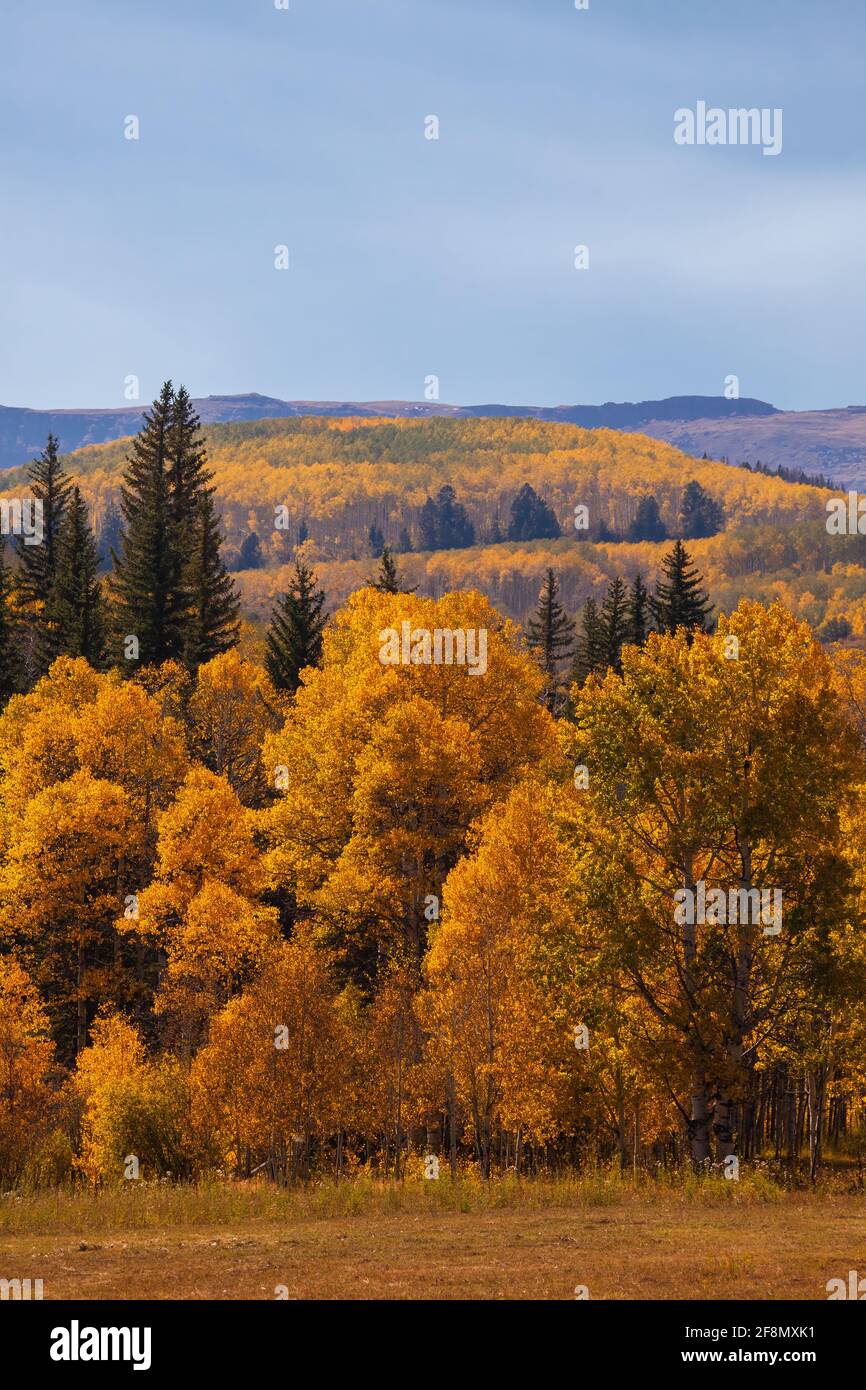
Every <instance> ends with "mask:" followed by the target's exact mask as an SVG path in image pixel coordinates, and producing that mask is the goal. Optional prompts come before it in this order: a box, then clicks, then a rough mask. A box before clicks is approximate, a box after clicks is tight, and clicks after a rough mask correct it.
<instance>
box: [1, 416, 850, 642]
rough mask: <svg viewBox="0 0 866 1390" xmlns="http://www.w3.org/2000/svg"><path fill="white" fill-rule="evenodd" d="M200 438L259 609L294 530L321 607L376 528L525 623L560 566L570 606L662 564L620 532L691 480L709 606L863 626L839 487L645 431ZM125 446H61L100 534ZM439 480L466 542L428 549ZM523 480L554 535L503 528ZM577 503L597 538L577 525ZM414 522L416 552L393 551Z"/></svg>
mask: <svg viewBox="0 0 866 1390" xmlns="http://www.w3.org/2000/svg"><path fill="white" fill-rule="evenodd" d="M206 437H207V443H208V449H209V455H210V462H211V466H212V468H213V471H214V480H215V487H216V491H217V499H218V505H219V508H220V510H221V513H222V516H223V523H224V529H225V534H226V557H227V560H228V562H229V564H230V566H231V567H232V568H234V569H237V568H238V567H239V565H240V563H241V560H240V549H241V546H242V544H243V542H244V540H245V539H246V538H247V537H248V536H249V535H250V534H251V533H252V532H253V531H255V533H256V535H257V537H258V540H259V544H260V552H261V567H259V568H247V569H245V570H243V572H241V573H238V576H237V578H238V583H239V585H240V587H241V590H242V593H243V596H244V600H245V604H246V608H247V612H248V613H249V615H250V616H252V617H253V618H260V619H261V618H264V617H266V616H267V614H268V612H269V610H270V606H271V603H272V601H273V597H274V595H275V594H277V593H279V592H281V591H282V590H283V589H284V588H285V587H286V585H287V583H288V578H289V573H290V570H291V566H292V564H293V562H294V558H295V554H296V549H297V547H298V545H299V543H300V544H302V546H303V551H304V554H305V556H306V557H307V558H308V559H309V561H310V562H311V563H313V564H314V565H315V567H316V569H317V571H318V573H319V575H320V578H321V581H322V583H323V584H324V586H325V588H326V590H327V593H328V601H329V604H330V606H332V607H334V606H336V605H338V604H339V603H341V602H342V601H343V600H344V599H345V598H346V596H347V595H348V594H349V593H350V592H351V591H352V590H353V589H354V588H357V587H358V586H360V585H362V584H363V583H364V582H365V580H366V579H367V578H368V576H370V575H371V574H372V573H373V571H374V570H375V568H376V563H375V560H374V558H373V555H372V548H371V545H370V528H371V527H376V528H378V529H379V530H380V531H381V533H382V536H383V537H384V540H385V543H386V544H388V545H389V546H391V547H393V548H394V549H395V550H396V551H400V552H401V553H400V555H399V564H400V568H401V571H402V572H403V574H404V576H405V579H406V581H407V582H408V583H410V584H413V585H415V584H417V585H418V586H419V588H420V590H421V592H424V593H431V594H439V593H442V592H445V591H446V590H448V589H452V588H462V587H470V586H471V587H477V588H479V589H481V590H483V591H484V592H486V593H488V594H489V595H490V597H491V598H492V600H493V601H494V602H495V603H496V604H497V606H498V607H500V608H501V609H502V611H504V612H506V613H508V614H509V615H510V616H512V617H514V618H516V619H518V620H520V621H523V620H525V619H526V617H527V616H528V614H529V613H530V612H531V611H532V610H533V608H534V606H535V602H536V597H537V593H538V588H539V584H540V582H541V579H542V577H543V573H544V570H545V568H546V567H547V566H548V565H552V566H553V567H554V568H555V569H556V571H557V573H558V575H559V577H560V580H561V583H562V592H563V597H564V600H565V602H566V603H567V605H568V606H569V608H570V609H572V611H574V610H576V609H577V608H578V607H579V606H580V605H581V604H582V603H583V601H584V600H585V599H586V597H587V596H589V595H590V594H592V595H594V596H596V597H599V596H601V595H602V594H603V592H604V589H605V587H606V584H607V582H608V580H609V579H610V578H611V577H612V576H613V575H614V574H616V573H621V574H622V575H623V576H624V577H626V578H631V577H632V576H633V575H634V574H635V573H636V572H637V571H638V570H641V571H642V572H643V573H644V574H645V575H649V576H652V575H653V574H654V572H655V571H656V569H657V567H658V564H659V562H660V559H661V556H662V555H663V554H664V552H665V550H666V549H667V548H668V543H667V542H658V543H653V542H648V541H640V542H635V543H630V542H627V541H625V540H623V539H621V538H622V537H624V536H625V535H626V534H627V532H628V528H629V526H630V524H631V522H632V521H633V519H634V517H635V515H636V512H637V508H638V504H639V502H640V499H641V498H642V497H644V496H646V495H648V494H651V495H652V496H654V497H655V499H656V501H657V503H658V506H659V511H660V515H661V518H662V520H663V522H664V523H665V525H666V527H667V529H668V532H669V534H670V535H674V534H676V532H677V529H678V516H679V509H680V504H681V499H682V494H683V489H684V488H685V486H686V484H687V483H688V482H690V481H696V482H698V483H700V484H701V486H702V488H703V489H704V490H705V491H706V492H707V493H708V494H709V495H710V496H711V497H712V498H713V499H714V500H715V501H716V502H717V503H718V504H719V505H720V506H721V508H722V509H723V516H724V522H723V526H722V529H721V530H720V531H719V533H718V534H716V535H713V536H709V537H707V538H705V539H700V540H695V541H693V542H691V543H690V548H691V549H692V551H693V553H694V555H695V557H696V558H697V560H698V562H699V564H700V566H701V569H702V571H703V572H704V574H705V576H706V579H707V582H708V584H709V588H710V593H711V597H712V598H713V601H714V602H715V603H716V604H717V605H719V606H721V607H723V608H730V607H732V606H733V605H734V604H735V603H736V602H737V599H738V598H739V597H740V595H741V594H748V595H749V596H752V597H758V598H764V599H772V598H773V597H781V598H784V600H785V602H786V603H787V604H788V605H789V606H790V607H791V608H792V609H793V610H794V611H795V612H798V613H800V614H801V615H802V616H803V617H805V618H807V619H808V620H809V621H810V622H811V623H812V624H813V625H814V626H815V627H816V628H819V627H820V626H821V624H823V623H824V622H825V621H826V620H827V619H828V618H838V617H840V616H845V617H847V619H848V620H849V622H850V623H851V624H852V628H853V630H854V632H855V633H863V632H864V631H866V568H864V565H866V539H864V538H862V537H851V538H848V537H835V536H834V537H831V536H828V534H827V532H826V527H825V520H826V502H827V499H828V498H829V497H830V496H831V495H832V494H831V493H829V492H828V491H826V490H824V489H821V488H817V487H813V486H810V485H806V484H800V483H790V482H784V481H782V480H781V479H779V478H776V477H772V476H767V475H765V474H756V473H752V472H749V471H748V470H746V469H741V468H734V467H730V466H727V465H725V464H722V463H718V462H714V461H712V460H708V459H696V458H693V457H690V456H689V455H687V454H685V453H683V452H682V451H681V450H679V449H676V448H674V447H673V446H671V445H669V444H666V443H664V442H661V441H659V440H656V439H653V438H650V437H649V436H647V435H643V434H637V433H621V432H617V431H613V430H607V429H597V430H588V429H582V428H579V427H577V426H574V425H566V424H559V423H548V422H544V421H539V420H535V419H520V418H514V417H498V418H496V419H477V418H476V419H472V418H465V419H461V420H452V419H443V418H439V419H434V420H405V419H395V420H388V421H383V420H378V419H375V418H365V419H357V418H356V419H345V418H335V419H331V418H322V417H299V418H295V419H266V420H258V421H251V422H246V421H242V422H237V423H232V424H223V425H214V426H211V427H209V428H208V429H207V431H206ZM127 447H128V445H127V443H126V442H125V441H116V442H113V443H109V444H102V445H95V446H91V447H89V448H87V449H82V450H80V451H78V452H77V453H74V454H72V455H71V456H69V458H68V460H67V466H68V468H69V470H70V471H71V472H73V473H74V474H75V475H76V476H78V477H79V478H80V480H81V483H82V488H83V491H84V495H85V497H86V499H87V501H88V503H89V505H90V506H91V509H92V515H93V518H94V521H95V524H96V528H97V531H99V530H100V529H101V527H102V526H103V523H104V520H105V515H106V509H107V507H108V505H109V503H110V502H111V501H112V500H116V499H117V496H118V490H119V485H120V479H121V475H122V471H123V467H124V459H125V455H126V450H127ZM3 481H4V483H5V484H6V490H5V495H7V496H14V495H21V493H22V491H23V490H24V488H25V487H26V476H25V472H24V470H23V469H15V470H10V471H9V472H8V473H7V474H6V475H5V476H4V479H3ZM446 483H447V484H450V485H452V486H453V487H454V489H455V490H456V495H457V500H458V501H459V502H460V503H462V504H463V505H464V506H465V508H466V512H467V514H468V517H469V519H470V521H471V522H472V525H473V526H474V530H475V537H476V544H474V545H472V546H469V547H467V548H463V549H442V550H433V551H420V550H419V549H418V547H419V520H420V515H421V508H422V507H423V505H424V502H425V499H426V498H427V497H428V496H430V495H435V494H436V493H437V491H438V489H439V488H440V487H442V486H443V485H444V484H446ZM526 483H529V484H530V485H531V486H532V487H533V488H534V489H535V490H536V492H537V493H538V494H539V495H540V496H541V497H542V498H543V499H544V500H545V501H546V502H547V503H548V504H549V505H550V506H551V508H552V509H553V511H554V513H555V515H556V517H557V520H558V522H559V526H560V528H561V536H560V537H559V538H558V539H548V540H530V541H515V540H510V541H509V540H507V539H499V538H498V537H499V536H507V528H508V523H509V518H510V508H511V503H512V501H513V500H514V498H515V496H516V495H517V493H518V492H519V490H520V489H521V487H523V486H524V484H526ZM577 505H584V506H586V507H587V508H588V511H589V516H590V520H591V522H592V524H593V526H594V527H598V525H599V524H601V527H602V532H601V534H603V535H605V536H606V537H607V538H605V539H602V538H601V535H599V533H598V532H597V531H596V533H595V534H596V539H595V540H594V541H593V540H590V539H587V538H585V536H582V534H581V533H580V532H577V531H576V530H575V527H574V514H575V513H574V509H575V506H577ZM278 509H279V510H278ZM278 515H279V516H280V523H279V525H277V524H276V518H277V516H278ZM406 533H408V540H409V542H410V543H411V545H412V546H413V550H412V551H411V552H405V551H404V549H403V547H404V546H405V544H406V539H407V536H406ZM618 538H620V539H618Z"/></svg>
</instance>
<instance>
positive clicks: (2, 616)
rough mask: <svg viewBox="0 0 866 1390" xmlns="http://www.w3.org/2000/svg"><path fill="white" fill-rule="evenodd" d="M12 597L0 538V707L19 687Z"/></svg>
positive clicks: (2, 543) (3, 543) (4, 542)
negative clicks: (11, 604) (11, 605)
mask: <svg viewBox="0 0 866 1390" xmlns="http://www.w3.org/2000/svg"><path fill="white" fill-rule="evenodd" d="M11 595H12V576H11V574H10V573H9V570H8V569H7V568H6V541H5V539H4V538H3V536H0V707H2V706H3V705H5V703H6V701H7V700H8V699H9V697H10V695H14V694H15V692H16V690H17V689H18V687H19V677H20V670H19V660H18V650H17V645H16V630H15V629H16V624H15V621H14V619H13V616H12V609H11V607H10V603H9V600H10V598H11Z"/></svg>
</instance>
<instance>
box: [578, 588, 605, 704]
mask: <svg viewBox="0 0 866 1390" xmlns="http://www.w3.org/2000/svg"><path fill="white" fill-rule="evenodd" d="M606 648H607V643H606V639H605V631H604V624H603V622H602V620H601V614H600V613H599V611H598V604H597V603H596V601H595V599H594V598H588V599H587V600H586V602H585V603H584V605H583V610H582V612H581V631H580V633H579V635H578V638H577V643H576V645H575V649H574V663H573V665H572V668H571V676H572V680H573V681H574V682H575V683H576V684H577V685H583V684H584V683H585V681H586V680H587V678H588V677H589V676H590V675H592V673H593V671H601V670H604V667H605V665H606Z"/></svg>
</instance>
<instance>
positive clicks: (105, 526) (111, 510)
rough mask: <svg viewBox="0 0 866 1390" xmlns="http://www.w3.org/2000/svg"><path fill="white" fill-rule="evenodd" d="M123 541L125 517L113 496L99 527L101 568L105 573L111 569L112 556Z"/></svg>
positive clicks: (102, 572) (101, 571)
mask: <svg viewBox="0 0 866 1390" xmlns="http://www.w3.org/2000/svg"><path fill="white" fill-rule="evenodd" d="M122 543H123V517H122V516H121V514H120V508H119V507H118V505H117V503H116V502H115V500H114V498H113V497H112V498H111V499H110V500H109V502H108V505H107V507H106V508H105V515H104V516H103V518H102V525H101V526H100V528H99V570H100V573H101V574H104V573H105V572H106V570H110V569H111V556H112V553H113V552H114V551H116V550H119V549H120V547H121V545H122Z"/></svg>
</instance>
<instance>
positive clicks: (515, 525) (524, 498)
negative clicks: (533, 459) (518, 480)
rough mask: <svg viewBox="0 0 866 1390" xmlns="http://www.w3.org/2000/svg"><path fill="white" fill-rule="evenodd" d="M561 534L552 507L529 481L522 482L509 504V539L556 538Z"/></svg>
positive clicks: (533, 539)
mask: <svg viewBox="0 0 866 1390" xmlns="http://www.w3.org/2000/svg"><path fill="white" fill-rule="evenodd" d="M560 535H561V531H560V527H559V522H558V521H557V519H556V516H555V515H554V512H553V509H552V508H551V507H549V506H548V505H547V503H546V502H544V501H543V500H542V499H541V498H540V497H539V496H538V493H537V492H536V491H535V488H534V487H532V486H531V485H530V484H529V483H524V484H523V487H522V488H521V489H520V491H519V492H518V494H517V496H516V497H515V499H514V501H513V502H512V504H511V520H510V522H509V523H508V539H509V540H510V541H535V540H556V539H557V537H558V536H560Z"/></svg>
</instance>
